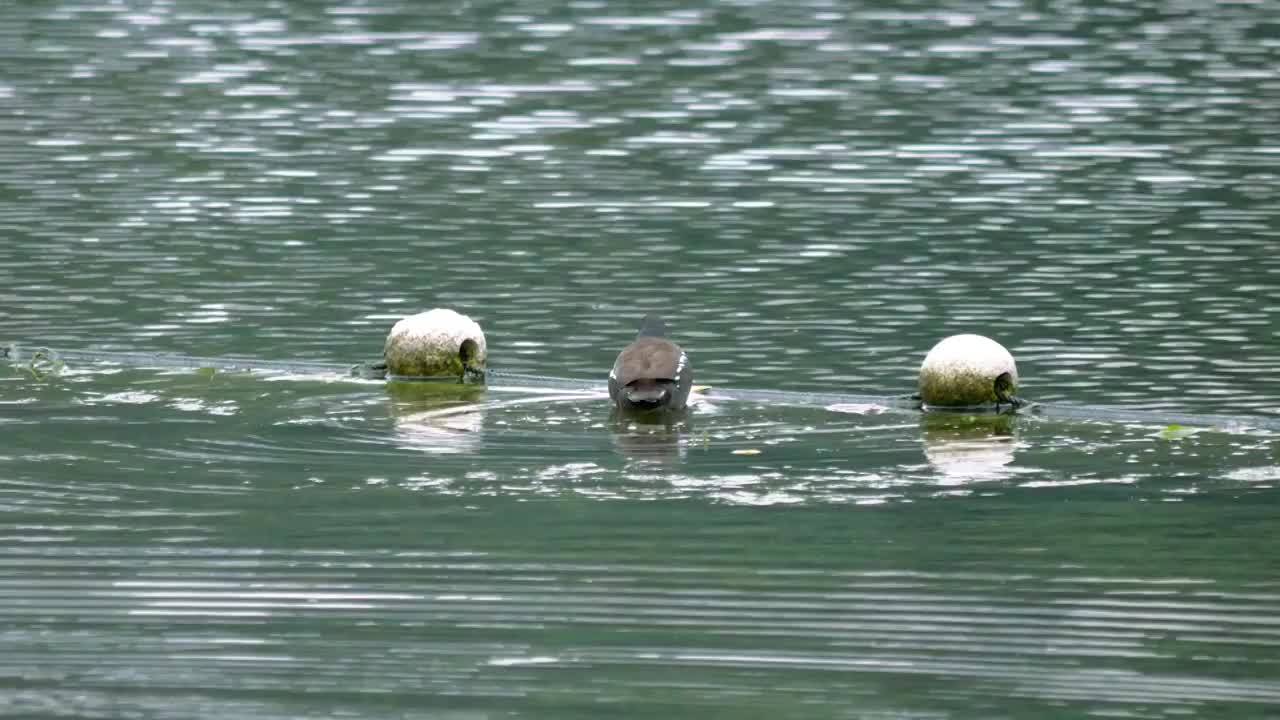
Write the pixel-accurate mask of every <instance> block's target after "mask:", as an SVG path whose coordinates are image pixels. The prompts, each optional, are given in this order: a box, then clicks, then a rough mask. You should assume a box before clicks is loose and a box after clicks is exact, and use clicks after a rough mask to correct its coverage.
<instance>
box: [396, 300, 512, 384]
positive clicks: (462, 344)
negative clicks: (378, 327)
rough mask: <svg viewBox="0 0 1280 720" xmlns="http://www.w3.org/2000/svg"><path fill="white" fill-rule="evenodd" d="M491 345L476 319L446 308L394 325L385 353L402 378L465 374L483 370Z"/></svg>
mask: <svg viewBox="0 0 1280 720" xmlns="http://www.w3.org/2000/svg"><path fill="white" fill-rule="evenodd" d="M487 355H488V348H487V346H486V345H485V340H484V331H482V330H481V329H480V326H479V325H478V324H476V322H475V321H474V320H472V319H471V318H469V317H467V316H466V315H463V314H461V313H457V312H454V311H453V310H449V309H446V308H436V309H434V310H428V311H427V312H423V313H418V314H417V315H410V316H409V317H407V318H404V319H403V320H401V321H400V322H397V323H396V324H395V326H394V327H392V328H391V332H390V334H388V335H387V343H386V345H385V346H384V347H383V350H382V356H383V359H385V360H386V362H387V373H388V374H390V375H391V376H393V377H399V378H446V377H455V378H463V377H465V376H466V374H467V373H468V372H470V373H483V372H484V363H485V358H486V357H487Z"/></svg>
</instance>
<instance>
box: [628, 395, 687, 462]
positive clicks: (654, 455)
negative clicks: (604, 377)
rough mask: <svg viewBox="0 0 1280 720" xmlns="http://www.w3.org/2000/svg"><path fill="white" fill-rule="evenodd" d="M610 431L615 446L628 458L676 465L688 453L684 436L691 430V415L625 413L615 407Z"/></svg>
mask: <svg viewBox="0 0 1280 720" xmlns="http://www.w3.org/2000/svg"><path fill="white" fill-rule="evenodd" d="M609 432H610V438H611V439H612V441H613V447H614V449H615V450H616V451H617V452H618V453H619V454H620V455H622V456H623V457H625V458H627V459H629V460H632V461H635V462H644V463H657V464H662V465H677V464H679V463H680V462H681V461H683V460H684V459H685V456H686V454H687V451H686V447H685V438H687V437H688V436H689V434H690V433H692V432H693V418H692V413H688V412H686V413H683V414H682V415H681V416H680V417H678V418H672V417H666V418H663V417H649V418H645V417H644V416H627V415H623V414H622V413H619V412H618V410H617V409H616V408H615V409H614V410H613V411H612V413H611V414H610V416H609Z"/></svg>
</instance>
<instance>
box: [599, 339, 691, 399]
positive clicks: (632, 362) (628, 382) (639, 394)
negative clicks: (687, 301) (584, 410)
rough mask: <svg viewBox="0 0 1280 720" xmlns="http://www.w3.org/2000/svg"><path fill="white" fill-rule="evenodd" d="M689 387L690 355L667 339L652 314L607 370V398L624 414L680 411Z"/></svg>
mask: <svg viewBox="0 0 1280 720" xmlns="http://www.w3.org/2000/svg"><path fill="white" fill-rule="evenodd" d="M692 387H693V366H692V364H691V363H690V362H689V356H688V355H686V354H685V352H684V350H682V349H681V348H680V346H679V345H677V344H675V343H673V342H671V341H670V340H668V339H667V338H666V326H665V324H663V322H662V320H661V319H660V318H657V317H655V316H652V315H650V316H649V317H646V318H645V319H644V323H642V324H641V326H640V333H639V335H637V337H636V339H635V341H634V342H632V343H631V344H630V345H628V346H626V347H625V348H623V349H622V352H620V353H618V359H617V360H616V361H614V363H613V369H612V370H611V371H609V398H610V399H611V400H613V403H614V405H616V406H617V408H618V409H619V410H622V411H624V412H632V413H660V412H680V411H682V410H684V409H685V404H686V403H687V402H688V400H689V390H690V388H692Z"/></svg>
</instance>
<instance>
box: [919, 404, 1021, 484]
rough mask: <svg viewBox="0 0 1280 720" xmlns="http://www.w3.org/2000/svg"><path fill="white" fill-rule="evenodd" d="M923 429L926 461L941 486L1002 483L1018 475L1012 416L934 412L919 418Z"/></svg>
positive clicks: (1015, 437)
mask: <svg viewBox="0 0 1280 720" xmlns="http://www.w3.org/2000/svg"><path fill="white" fill-rule="evenodd" d="M920 429H921V435H922V438H923V441H924V455H925V458H926V459H927V460H928V461H929V464H930V465H932V466H933V468H934V469H935V470H936V471H937V472H938V476H939V477H938V481H939V483H940V484H942V485H966V484H969V483H976V482H989V481H992V480H1002V479H1004V478H1006V477H1009V476H1010V475H1012V474H1013V473H1014V472H1015V469H1014V468H1013V467H1011V466H1010V464H1011V463H1012V462H1013V458H1014V451H1015V450H1016V449H1017V445H1018V438H1017V432H1016V426H1015V416H1014V415H1012V414H995V413H985V414H982V413H963V412H950V411H931V412H926V413H924V414H922V415H921V416H920Z"/></svg>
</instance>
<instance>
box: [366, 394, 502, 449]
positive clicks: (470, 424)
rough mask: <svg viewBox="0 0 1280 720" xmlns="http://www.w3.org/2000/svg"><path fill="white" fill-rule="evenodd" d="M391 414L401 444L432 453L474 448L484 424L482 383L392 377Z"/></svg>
mask: <svg viewBox="0 0 1280 720" xmlns="http://www.w3.org/2000/svg"><path fill="white" fill-rule="evenodd" d="M387 394H388V395H389V396H390V397H391V415H392V417H393V419H394V420H395V424H396V436H397V437H398V438H399V440H400V443H401V446H402V447H405V448H408V449H412V450H419V451H422V452H426V453H430V454H432V455H454V454H459V453H466V452H473V451H475V450H476V449H477V448H478V447H479V446H480V438H481V431H482V430H483V428H484V406H483V405H481V404H480V400H481V399H482V398H483V397H484V394H485V387H484V385H478V384H466V383H457V382H440V381H427V380H414V381H391V382H388V383H387Z"/></svg>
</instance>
